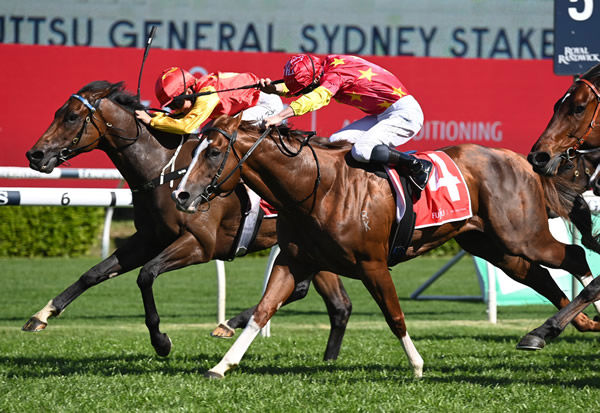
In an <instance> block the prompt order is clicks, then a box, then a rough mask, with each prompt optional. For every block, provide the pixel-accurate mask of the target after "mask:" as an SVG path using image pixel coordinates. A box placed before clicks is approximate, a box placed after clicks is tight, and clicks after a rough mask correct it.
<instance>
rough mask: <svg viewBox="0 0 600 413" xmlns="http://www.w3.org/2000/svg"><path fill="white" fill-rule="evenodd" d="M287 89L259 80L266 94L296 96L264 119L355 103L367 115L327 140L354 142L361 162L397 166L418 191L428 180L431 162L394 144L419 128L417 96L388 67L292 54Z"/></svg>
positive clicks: (357, 59)
mask: <svg viewBox="0 0 600 413" xmlns="http://www.w3.org/2000/svg"><path fill="white" fill-rule="evenodd" d="M284 81H285V87H282V85H273V84H272V83H271V81H270V79H261V80H260V83H261V85H262V90H263V91H265V92H267V93H277V94H281V95H288V96H289V95H291V96H298V95H302V96H301V97H300V98H298V99H296V100H295V101H293V102H292V103H290V105H289V107H288V108H286V109H285V110H283V111H281V112H280V113H278V114H277V115H275V116H271V117H269V118H267V119H266V120H265V126H272V125H278V124H280V123H281V122H283V121H284V120H285V119H287V118H290V117H292V116H300V115H303V114H305V113H307V112H310V111H314V110H318V109H320V108H321V107H323V106H326V105H328V104H329V103H330V101H331V99H334V100H336V101H338V102H340V103H345V104H347V105H350V106H353V107H356V108H357V109H360V110H362V111H363V112H365V113H366V116H365V117H363V118H361V119H359V120H357V121H355V122H353V123H351V124H349V125H347V126H345V127H344V128H343V129H341V130H339V131H338V132H336V133H334V134H333V135H332V136H331V137H330V140H332V141H336V140H346V141H349V142H351V143H353V144H354V145H353V147H352V152H351V153H352V157H353V158H354V159H356V160H357V161H359V162H377V163H385V164H391V165H399V166H401V167H402V169H403V170H405V171H406V174H407V175H408V176H409V177H410V178H411V180H412V181H413V183H415V185H416V186H417V187H419V188H420V189H422V188H424V186H425V184H426V183H427V180H428V178H429V172H430V170H431V164H429V163H428V162H427V161H422V160H419V159H417V158H415V157H413V156H411V155H407V154H404V153H402V152H400V151H397V150H395V149H394V148H395V147H397V146H400V145H402V144H404V143H406V142H407V141H408V140H410V139H412V137H413V136H415V135H416V134H417V133H418V132H419V131H420V130H421V127H422V126H423V112H422V110H421V107H420V105H419V103H418V102H417V100H416V99H415V98H414V97H413V96H412V95H410V94H409V92H408V90H407V89H406V87H405V86H404V85H403V84H402V82H400V80H399V79H398V78H397V77H396V76H394V75H393V74H392V73H390V72H389V71H388V70H386V69H384V68H382V67H380V66H378V65H376V64H374V63H371V62H369V61H367V60H365V59H363V58H361V57H358V56H347V55H329V56H327V57H325V58H323V59H320V58H318V57H316V56H310V55H296V56H293V57H292V58H291V59H290V60H288V62H287V63H286V65H285V68H284Z"/></svg>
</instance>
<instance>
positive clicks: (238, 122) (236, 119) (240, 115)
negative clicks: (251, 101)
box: [232, 111, 244, 129]
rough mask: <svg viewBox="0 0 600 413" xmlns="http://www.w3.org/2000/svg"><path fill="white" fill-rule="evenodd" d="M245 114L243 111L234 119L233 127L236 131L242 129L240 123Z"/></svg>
mask: <svg viewBox="0 0 600 413" xmlns="http://www.w3.org/2000/svg"><path fill="white" fill-rule="evenodd" d="M243 113H244V111H241V112H240V113H238V114H237V115H235V116H234V117H233V122H232V126H233V128H234V129H237V128H239V127H240V123H242V114H243Z"/></svg>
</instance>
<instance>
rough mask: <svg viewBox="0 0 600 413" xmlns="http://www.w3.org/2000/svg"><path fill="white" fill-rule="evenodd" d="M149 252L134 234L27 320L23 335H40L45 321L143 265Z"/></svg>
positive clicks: (148, 257) (139, 237)
mask: <svg viewBox="0 0 600 413" xmlns="http://www.w3.org/2000/svg"><path fill="white" fill-rule="evenodd" d="M149 249H150V248H147V247H145V245H144V239H143V237H141V236H140V235H138V233H136V234H134V235H132V236H131V237H130V238H129V239H128V240H127V242H126V243H125V244H124V245H123V246H122V247H120V248H118V249H117V250H116V251H115V252H114V253H113V254H112V255H111V256H109V257H108V258H106V259H104V260H102V261H101V262H99V263H98V264H96V265H94V266H93V267H92V268H90V269H89V270H88V271H86V272H85V273H84V274H83V275H82V276H81V277H79V279H78V280H77V281H76V282H74V283H73V284H71V285H70V286H69V287H67V288H66V289H65V290H64V291H63V292H62V293H60V294H59V295H57V296H56V297H54V298H53V299H52V300H50V301H49V302H48V304H46V306H45V307H44V308H42V309H41V310H40V311H38V312H37V313H35V314H34V315H33V316H31V318H30V319H29V320H28V321H27V322H26V323H25V325H24V326H23V327H22V329H23V331H41V330H43V329H45V328H46V326H47V325H48V318H50V317H56V316H58V315H60V314H61V313H62V312H63V311H64V310H65V308H66V307H67V306H68V305H69V304H70V303H71V302H73V300H75V299H76V298H77V297H79V296H80V295H81V294H83V293H84V292H85V291H86V290H87V289H88V288H90V287H93V286H95V285H98V284H100V283H101V282H103V281H106V280H108V279H110V278H114V277H116V276H118V275H121V274H124V273H126V272H128V271H131V270H132V269H134V268H136V267H139V266H140V265H143V264H144V263H145V262H146V261H148V260H149V259H150V256H149V255H148V253H147V252H146V251H148V250H149Z"/></svg>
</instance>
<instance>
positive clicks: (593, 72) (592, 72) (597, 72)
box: [581, 64, 600, 80]
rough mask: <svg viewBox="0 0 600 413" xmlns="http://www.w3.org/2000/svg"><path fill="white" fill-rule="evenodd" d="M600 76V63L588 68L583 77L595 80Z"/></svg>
mask: <svg viewBox="0 0 600 413" xmlns="http://www.w3.org/2000/svg"><path fill="white" fill-rule="evenodd" d="M598 76H600V64H597V65H596V66H593V67H592V68H591V69H588V71H587V72H585V73H584V74H583V75H582V76H581V77H582V78H583V79H587V80H593V79H594V78H596V77H598Z"/></svg>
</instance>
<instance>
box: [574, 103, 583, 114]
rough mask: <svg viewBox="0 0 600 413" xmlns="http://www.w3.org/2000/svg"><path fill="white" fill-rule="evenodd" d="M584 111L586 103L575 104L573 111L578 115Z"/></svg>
mask: <svg viewBox="0 0 600 413" xmlns="http://www.w3.org/2000/svg"><path fill="white" fill-rule="evenodd" d="M584 111H585V106H584V105H577V106H575V109H573V113H575V114H576V115H578V114H580V113H582V112H584Z"/></svg>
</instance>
